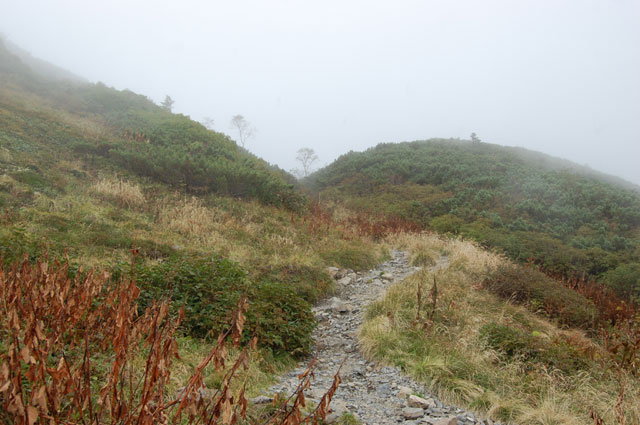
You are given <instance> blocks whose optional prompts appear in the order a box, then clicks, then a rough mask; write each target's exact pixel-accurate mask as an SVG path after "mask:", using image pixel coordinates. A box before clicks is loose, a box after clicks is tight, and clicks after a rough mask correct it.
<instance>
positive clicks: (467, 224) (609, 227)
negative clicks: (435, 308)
mask: <svg viewBox="0 0 640 425" xmlns="http://www.w3.org/2000/svg"><path fill="white" fill-rule="evenodd" d="M569 164H570V163H568V162H564V161H562V160H558V159H555V158H552V157H548V156H545V155H542V154H539V153H533V152H529V151H526V150H523V149H518V148H506V147H501V146H497V145H491V144H486V143H471V142H466V141H460V140H442V139H435V140H428V141H417V142H411V143H399V144H381V145H378V146H376V147H375V148H372V149H369V150H367V151H365V152H360V153H357V152H350V153H348V154H346V155H343V156H341V157H340V158H338V159H337V160H336V161H335V162H334V163H333V164H331V165H329V166H328V167H326V168H324V169H322V170H320V171H318V172H316V173H315V174H313V175H312V176H310V177H309V179H308V180H307V182H306V183H307V184H308V185H309V186H310V187H312V188H313V189H314V190H316V191H318V192H320V193H321V194H322V197H323V198H325V199H336V200H340V201H344V202H345V203H346V204H347V205H349V206H351V207H354V208H359V209H363V210H367V211H375V212H379V213H384V214H391V215H397V216H400V217H403V218H406V219H410V220H413V221H415V222H418V223H420V224H422V225H423V226H425V227H430V228H433V229H435V230H437V231H442V232H449V233H454V234H458V233H460V234H463V235H466V236H470V237H473V238H475V239H477V240H478V241H480V242H482V243H485V244H487V245H489V246H492V247H495V248H499V249H501V250H503V251H505V252H506V253H507V254H508V255H509V256H511V257H512V258H514V259H516V260H519V261H531V260H533V261H535V262H536V263H538V264H540V265H541V266H542V267H543V268H544V269H545V270H546V271H547V272H549V273H552V274H556V275H561V276H564V277H571V278H574V277H580V276H582V274H583V273H586V274H587V275H589V276H591V277H593V278H599V279H602V280H604V281H606V282H608V283H609V284H610V285H611V286H612V287H614V288H615V289H616V290H617V291H618V293H619V294H620V295H623V296H626V297H630V296H631V297H638V296H640V267H638V265H637V263H638V260H639V259H640V191H639V190H638V188H637V187H634V186H633V185H631V184H627V185H626V186H622V185H618V184H613V183H610V181H615V179H612V178H609V177H606V176H603V175H600V174H598V173H595V172H593V171H591V170H588V169H585V168H584V167H579V166H575V165H573V166H571V168H568V167H567V165H569Z"/></svg>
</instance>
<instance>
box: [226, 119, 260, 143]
mask: <svg viewBox="0 0 640 425" xmlns="http://www.w3.org/2000/svg"><path fill="white" fill-rule="evenodd" d="M230 125H231V128H233V129H234V130H236V131H237V132H238V141H239V142H240V145H241V146H242V147H244V145H245V143H247V140H249V139H250V138H252V137H253V136H254V135H255V132H256V129H255V127H253V126H252V125H251V123H250V122H249V121H247V120H246V119H245V117H243V116H242V115H240V114H238V115H234V116H233V117H232V118H231V122H230Z"/></svg>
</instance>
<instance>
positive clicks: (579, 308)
mask: <svg viewBox="0 0 640 425" xmlns="http://www.w3.org/2000/svg"><path fill="white" fill-rule="evenodd" d="M482 285H483V287H484V288H485V289H487V290H489V291H490V292H492V293H494V294H496V295H498V296H500V297H501V298H505V299H510V300H512V301H514V302H516V303H519V304H524V305H526V306H527V307H528V308H529V309H530V310H532V311H533V312H534V313H543V314H545V315H547V316H549V317H552V318H556V319H558V321H559V322H560V323H561V324H564V325H569V326H577V327H582V328H585V329H590V328H592V327H593V325H594V323H595V322H597V320H598V310H597V309H596V307H595V306H594V304H593V302H591V301H590V300H588V299H586V298H585V297H583V296H582V295H580V294H578V293H577V292H575V291H573V290H571V289H569V288H567V287H565V286H563V285H561V284H560V283H558V282H556V281H555V280H553V279H551V278H550V277H548V276H547V275H545V274H544V273H542V272H539V271H537V270H534V269H532V268H529V267H523V266H519V265H515V264H509V265H503V266H500V267H498V268H497V269H496V270H495V271H494V272H493V273H491V274H489V275H488V276H487V277H486V278H485V279H484V281H483V283H482Z"/></svg>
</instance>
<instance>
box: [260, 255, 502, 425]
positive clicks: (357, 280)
mask: <svg viewBox="0 0 640 425" xmlns="http://www.w3.org/2000/svg"><path fill="white" fill-rule="evenodd" d="M447 264H448V261H447V259H446V257H442V258H441V260H440V261H438V263H437V264H436V266H435V267H437V268H444V267H446V266H447ZM417 270H419V268H418V267H412V266H410V265H409V258H408V254H407V253H406V252H403V251H393V252H392V259H391V260H390V261H388V262H386V263H383V264H381V265H380V266H378V267H377V268H376V269H373V270H369V271H368V272H364V273H355V272H353V271H351V270H343V269H337V268H335V267H333V268H329V273H330V275H331V276H332V277H333V278H334V279H335V280H336V289H337V295H336V296H335V297H333V298H330V299H328V300H326V301H325V302H323V303H321V304H320V305H318V306H316V307H314V308H313V311H314V313H315V314H316V318H317V320H318V326H317V328H316V330H315V331H314V333H313V337H314V340H315V347H314V355H315V356H316V357H317V360H316V369H315V380H314V382H313V384H312V388H311V389H310V390H308V391H307V393H306V395H307V397H309V398H310V399H311V400H315V401H316V402H317V401H318V400H319V399H320V398H321V397H322V395H323V394H324V391H326V390H327V389H328V388H329V387H331V384H332V382H333V376H334V374H335V373H336V371H337V370H338V367H339V366H340V364H341V363H342V361H343V360H344V359H345V358H346V360H345V363H344V366H343V368H342V371H341V376H342V383H341V384H340V386H339V387H338V389H337V391H336V393H335V396H334V398H333V401H332V402H331V406H330V407H331V408H332V409H333V413H332V414H331V415H330V416H329V417H328V418H327V420H328V421H329V422H335V421H337V420H338V419H339V418H340V416H342V414H343V413H351V414H353V415H354V416H355V417H356V418H358V420H359V421H360V422H362V423H363V424H366V425H384V424H398V423H402V422H404V424H403V425H429V424H431V425H472V424H480V423H483V422H480V421H479V420H476V418H475V416H474V415H473V414H472V413H468V412H465V411H463V410H462V409H458V408H455V407H453V406H446V405H444V404H443V403H442V402H440V401H439V400H438V399H437V398H436V397H434V396H433V395H431V394H429V392H428V391H427V390H426V389H425V388H424V387H423V386H422V385H421V384H418V383H416V382H414V381H413V380H411V379H409V378H408V377H406V376H404V375H403V374H402V372H401V371H400V370H398V369H396V368H393V367H388V366H387V367H380V366H379V365H376V364H375V363H372V362H369V361H367V360H366V359H365V358H364V356H363V355H362V354H361V353H360V351H359V350H358V341H357V339H356V336H357V332H358V329H359V327H360V326H361V325H362V322H363V316H364V311H365V308H366V306H367V305H368V304H369V303H370V302H372V301H375V300H377V299H379V298H381V297H382V296H383V293H384V291H385V289H386V288H387V287H388V286H389V285H391V283H393V282H398V281H401V280H403V279H405V278H406V277H407V276H409V275H411V274H412V273H414V272H415V271H417ZM307 364H308V361H305V362H301V363H300V364H299V366H298V368H297V369H296V370H294V371H292V372H291V373H289V374H286V375H285V376H283V377H282V378H281V380H280V382H279V383H278V384H277V385H274V386H273V387H271V388H270V389H269V391H268V392H267V393H266V394H265V398H269V397H272V395H273V394H274V393H277V392H285V393H287V394H290V393H292V392H293V391H294V390H295V388H296V387H297V385H298V379H297V375H298V374H299V373H301V372H302V371H304V370H305V369H306V367H307ZM262 400H264V399H260V401H262ZM256 401H258V400H256ZM484 423H486V424H488V423H489V422H484ZM496 425H499V424H496Z"/></svg>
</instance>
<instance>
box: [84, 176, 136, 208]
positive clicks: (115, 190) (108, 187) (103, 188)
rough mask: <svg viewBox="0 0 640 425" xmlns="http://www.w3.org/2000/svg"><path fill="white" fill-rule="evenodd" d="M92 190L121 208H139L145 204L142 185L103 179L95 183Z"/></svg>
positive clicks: (114, 179)
mask: <svg viewBox="0 0 640 425" xmlns="http://www.w3.org/2000/svg"><path fill="white" fill-rule="evenodd" d="M90 190H91V192H93V193H95V194H96V195H98V196H99V197H100V198H102V199H104V200H108V201H114V202H116V203H117V204H118V205H119V206H121V207H125V208H139V207H142V206H144V204H145V198H144V194H143V193H142V190H141V189H140V185H139V184H137V183H132V182H128V181H126V180H121V179H118V178H109V177H103V178H101V179H100V180H98V181H97V182H95V183H94V184H93V185H92V186H91V189H90Z"/></svg>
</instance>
